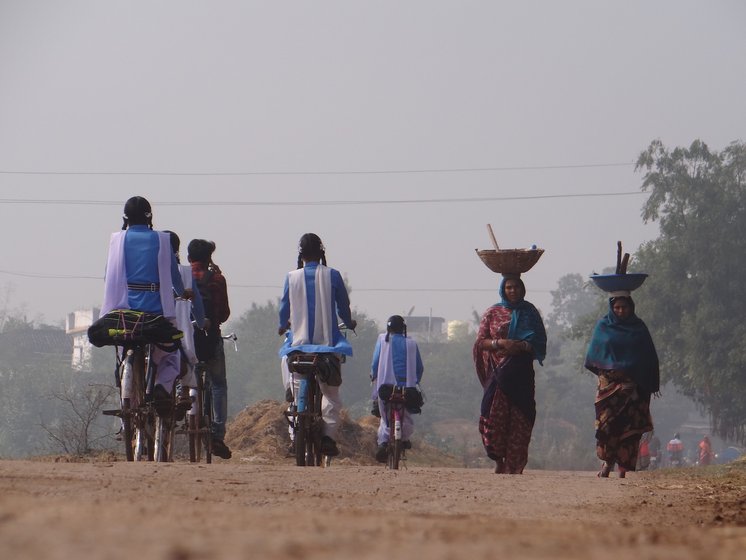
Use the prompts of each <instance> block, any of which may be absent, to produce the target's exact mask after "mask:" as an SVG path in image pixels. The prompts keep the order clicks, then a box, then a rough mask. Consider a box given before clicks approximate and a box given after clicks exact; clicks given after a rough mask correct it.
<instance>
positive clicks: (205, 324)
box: [202, 317, 212, 331]
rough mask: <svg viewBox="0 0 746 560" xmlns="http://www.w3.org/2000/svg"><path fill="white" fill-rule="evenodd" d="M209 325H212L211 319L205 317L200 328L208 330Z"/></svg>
mask: <svg viewBox="0 0 746 560" xmlns="http://www.w3.org/2000/svg"><path fill="white" fill-rule="evenodd" d="M211 326H212V321H210V319H208V318H207V317H205V322H204V323H203V324H202V330H203V331H209V330H210V327H211Z"/></svg>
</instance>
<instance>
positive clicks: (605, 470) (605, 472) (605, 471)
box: [596, 463, 611, 478]
mask: <svg viewBox="0 0 746 560" xmlns="http://www.w3.org/2000/svg"><path fill="white" fill-rule="evenodd" d="M610 472H611V467H610V466H609V464H608V463H602V464H601V470H600V471H598V474H596V476H597V477H598V478H609V473H610Z"/></svg>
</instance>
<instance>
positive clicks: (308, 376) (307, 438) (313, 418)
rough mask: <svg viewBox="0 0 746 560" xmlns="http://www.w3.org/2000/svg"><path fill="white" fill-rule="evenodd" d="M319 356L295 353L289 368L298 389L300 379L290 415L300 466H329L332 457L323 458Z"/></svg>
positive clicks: (288, 413) (287, 413)
mask: <svg viewBox="0 0 746 560" xmlns="http://www.w3.org/2000/svg"><path fill="white" fill-rule="evenodd" d="M316 360H317V355H316V354H302V353H293V354H290V355H289V356H288V369H289V370H290V373H291V374H292V376H293V387H295V380H296V376H298V384H299V388H298V391H297V394H296V395H295V404H296V407H295V410H291V411H288V412H286V415H287V417H288V421H289V422H290V424H291V426H292V427H293V433H294V435H295V437H294V441H295V460H296V464H297V465H298V466H299V467H306V466H308V467H310V466H321V465H322V459H323V463H324V464H328V462H329V458H328V457H326V458H324V457H322V453H321V436H322V433H321V432H322V426H323V421H322V416H321V399H322V394H321V388H320V387H319V382H318V376H317V373H318V365H317V361H316Z"/></svg>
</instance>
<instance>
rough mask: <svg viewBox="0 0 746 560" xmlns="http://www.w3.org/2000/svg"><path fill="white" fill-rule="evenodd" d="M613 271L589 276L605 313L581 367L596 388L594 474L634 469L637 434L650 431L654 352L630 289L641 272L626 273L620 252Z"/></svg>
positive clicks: (656, 375)
mask: <svg viewBox="0 0 746 560" xmlns="http://www.w3.org/2000/svg"><path fill="white" fill-rule="evenodd" d="M620 254H621V242H620V243H619V255H617V273H616V274H607V275H594V276H591V280H593V281H594V282H595V283H596V285H597V286H598V287H599V288H601V289H602V290H604V291H606V292H608V293H609V312H608V313H607V314H606V316H605V317H603V318H601V319H600V320H599V321H598V322H597V323H596V326H595V328H594V330H593V335H592V337H591V342H590V344H589V345H588V352H587V353H586V357H585V367H586V369H588V370H590V371H592V372H593V373H594V374H595V375H596V376H598V389H597V392H596V400H595V408H596V454H597V455H598V458H599V459H601V460H602V461H603V464H602V465H601V470H600V471H599V473H598V476H600V477H603V478H606V477H608V476H609V473H610V472H611V471H613V470H614V465H615V464H616V465H617V466H618V467H619V476H620V477H621V478H624V476H625V474H626V472H627V471H634V470H635V468H636V466H637V455H638V453H639V448H640V438H641V437H642V435H643V434H644V433H645V432H651V431H652V430H653V420H652V418H651V416H650V396H651V395H652V394H653V393H657V392H658V390H659V387H660V374H659V369H658V354H657V353H656V351H655V346H654V344H653V339H652V337H651V336H650V332H649V331H648V328H647V326H646V325H645V323H644V322H643V321H642V319H640V318H639V317H638V316H637V315H635V302H634V301H633V300H632V297H631V292H632V290H634V289H636V288H637V287H639V286H640V285H641V284H642V282H643V281H644V280H645V277H646V276H647V275H646V274H627V273H626V270H627V261H628V259H629V255H625V257H624V260H623V261H621V264H620Z"/></svg>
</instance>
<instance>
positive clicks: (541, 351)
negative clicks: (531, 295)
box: [496, 277, 547, 364]
mask: <svg viewBox="0 0 746 560" xmlns="http://www.w3.org/2000/svg"><path fill="white" fill-rule="evenodd" d="M508 280H515V281H517V282H518V283H519V284H520V285H521V288H522V289H523V294H524V295H525V294H526V286H525V285H524V284H523V280H521V279H520V278H513V277H511V278H503V280H502V282H501V283H500V299H501V301H500V303H498V304H496V305H499V306H500V307H507V308H508V309H510V310H511V311H512V313H511V315H510V326H509V327H508V338H509V339H511V340H526V341H528V343H529V344H531V347H532V348H533V352H534V358H536V359H537V360H538V361H539V363H540V364H543V362H544V358H545V357H546V354H547V333H546V330H545V329H544V321H543V320H542V319H541V315H540V314H539V311H538V310H537V309H536V307H534V305H533V304H532V303H530V302H528V301H526V300H525V299H521V300H520V301H517V302H515V303H512V302H510V301H508V298H506V297H505V282H507V281H508Z"/></svg>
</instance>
